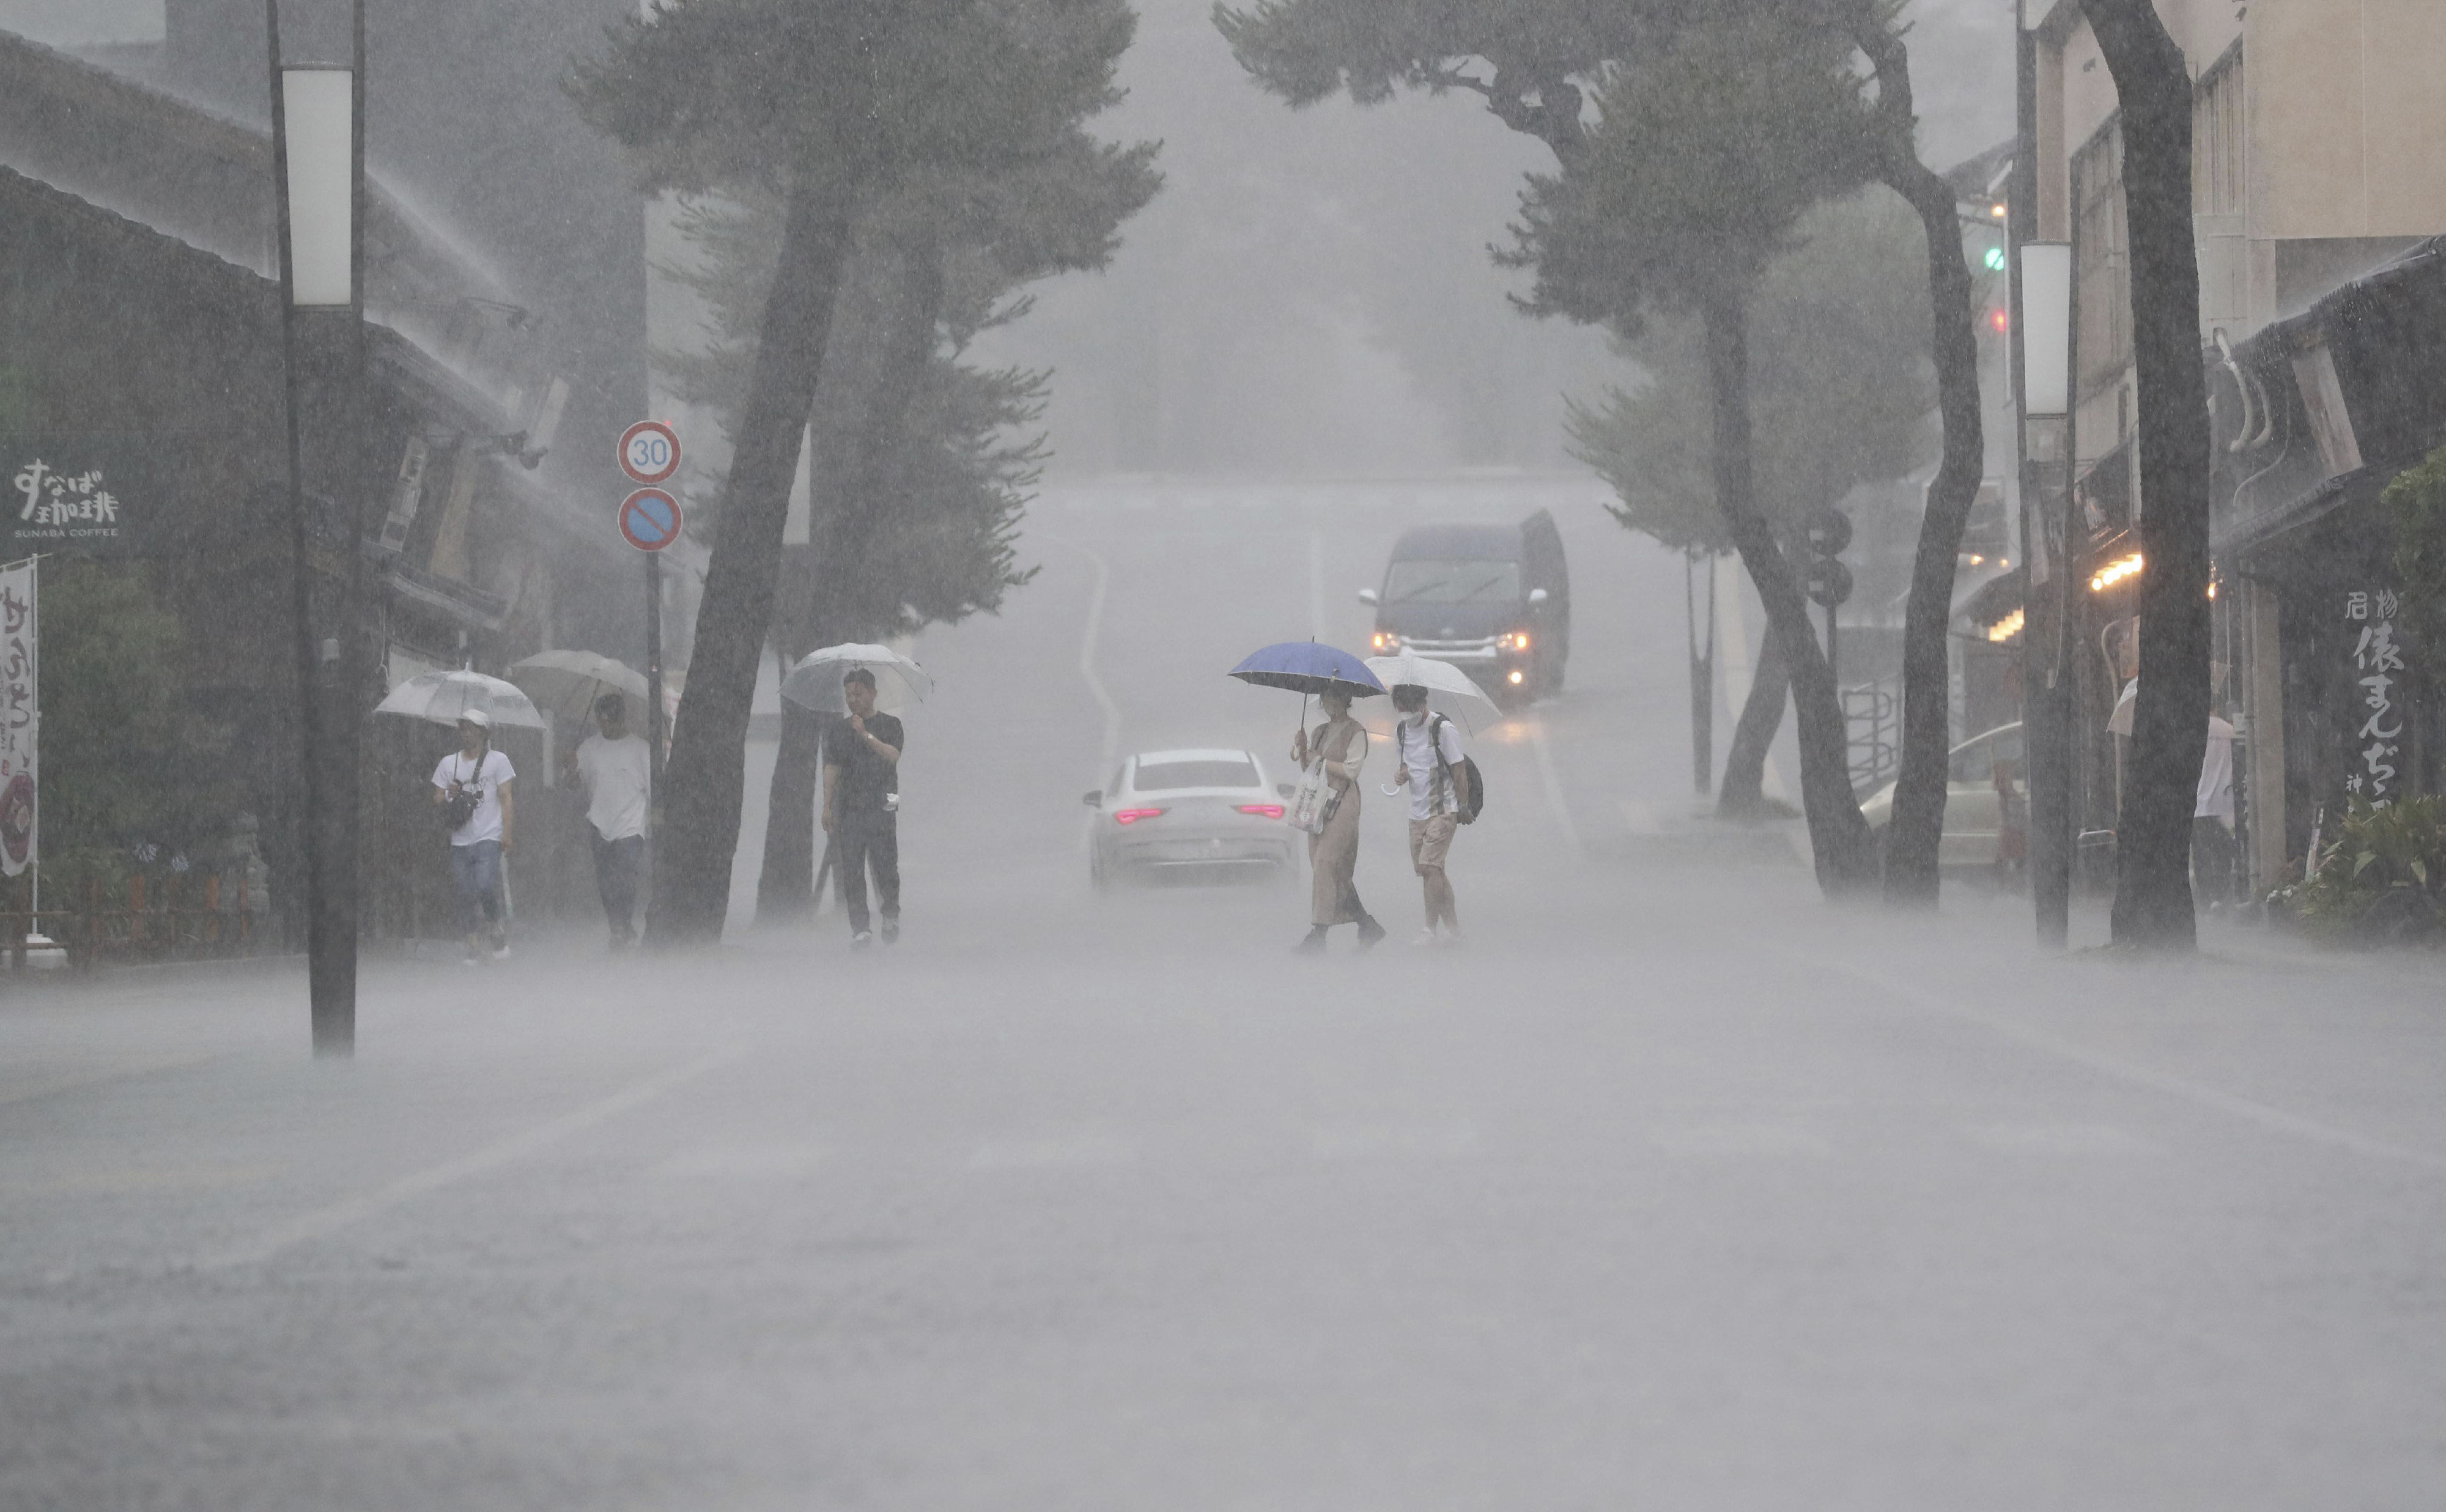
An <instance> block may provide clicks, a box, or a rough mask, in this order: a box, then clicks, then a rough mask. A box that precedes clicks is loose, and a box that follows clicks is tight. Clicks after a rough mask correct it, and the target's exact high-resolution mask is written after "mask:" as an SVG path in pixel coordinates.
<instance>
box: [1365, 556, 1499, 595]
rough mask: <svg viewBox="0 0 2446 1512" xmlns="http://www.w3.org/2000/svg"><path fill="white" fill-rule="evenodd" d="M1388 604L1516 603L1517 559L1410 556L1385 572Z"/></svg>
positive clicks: (1385, 590)
mask: <svg viewBox="0 0 2446 1512" xmlns="http://www.w3.org/2000/svg"><path fill="white" fill-rule="evenodd" d="M1384 602H1385V603H1387V604H1517V603H1519V602H1520V564H1519V563H1517V562H1455V561H1446V560H1442V559H1439V558H1436V557H1411V558H1406V559H1404V560H1402V561H1399V562H1395V563H1394V564H1393V565H1392V566H1391V567H1390V568H1389V569H1386V571H1385V573H1384Z"/></svg>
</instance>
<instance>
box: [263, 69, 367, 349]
mask: <svg viewBox="0 0 2446 1512" xmlns="http://www.w3.org/2000/svg"><path fill="white" fill-rule="evenodd" d="M356 83H357V81H356V75H355V74H353V73H351V72H350V71H349V70H348V69H347V68H344V67H340V66H337V65H303V66H298V67H283V68H282V69H281V70H280V103H281V116H282V121H281V130H282V143H281V144H282V147H283V149H284V151H285V152H286V154H287V157H288V159H289V289H290V303H291V304H292V305H294V306H296V307H297V308H300V309H314V308H326V309H328V308H348V307H349V306H352V305H354V304H355V303H356V283H355V274H356V248H355V245H354V238H355V220H356V204H355V174H354V173H353V172H352V168H353V165H354V164H353V160H354V158H355V155H356V153H355V140H354V134H355V131H356V101H355V95H356Z"/></svg>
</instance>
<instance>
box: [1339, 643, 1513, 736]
mask: <svg viewBox="0 0 2446 1512" xmlns="http://www.w3.org/2000/svg"><path fill="white" fill-rule="evenodd" d="M1367 670H1368V671H1370V672H1373V673H1375V674H1376V677H1377V680H1378V681H1381V682H1383V684H1384V685H1385V686H1386V687H1388V688H1390V687H1393V686H1395V685H1397V684H1399V683H1403V682H1408V683H1411V684H1414V685H1416V686H1418V687H1422V688H1424V689H1426V690H1427V703H1428V706H1429V707H1431V708H1435V709H1438V710H1440V711H1441V712H1443V713H1444V714H1448V715H1450V716H1451V717H1452V718H1454V719H1458V720H1459V721H1460V722H1461V723H1462V725H1463V726H1465V727H1466V728H1467V729H1468V730H1469V731H1470V733H1471V734H1473V735H1475V734H1476V733H1477V723H1478V721H1479V720H1481V719H1501V718H1502V717H1503V715H1502V711H1501V710H1499V709H1497V708H1496V706H1495V700H1494V699H1493V698H1492V697H1491V696H1489V695H1488V693H1487V691H1486V690H1485V689H1484V688H1482V687H1479V686H1478V685H1477V681H1476V680H1474V679H1473V678H1471V677H1470V675H1469V674H1468V673H1466V672H1464V671H1462V670H1461V669H1460V668H1458V667H1457V666H1455V665H1453V664H1452V663H1450V662H1439V661H1437V660H1436V659H1435V658H1434V657H1431V656H1421V655H1419V654H1418V653H1417V652H1415V651H1403V652H1402V654H1401V655H1399V656H1371V657H1369V658H1368V659H1367Z"/></svg>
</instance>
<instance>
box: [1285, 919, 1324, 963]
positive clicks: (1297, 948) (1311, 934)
mask: <svg viewBox="0 0 2446 1512" xmlns="http://www.w3.org/2000/svg"><path fill="white" fill-rule="evenodd" d="M1291 954H1293V955H1295V956H1321V955H1323V954H1325V926H1324V925H1323V924H1319V925H1317V926H1316V927H1315V928H1313V929H1311V930H1309V931H1308V937H1307V938H1306V939H1304V940H1302V941H1301V942H1300V943H1298V944H1295V945H1293V946H1291Z"/></svg>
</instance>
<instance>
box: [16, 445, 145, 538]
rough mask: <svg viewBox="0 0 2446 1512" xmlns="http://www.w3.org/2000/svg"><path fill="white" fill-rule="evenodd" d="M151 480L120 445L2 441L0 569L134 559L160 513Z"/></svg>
mask: <svg viewBox="0 0 2446 1512" xmlns="http://www.w3.org/2000/svg"><path fill="white" fill-rule="evenodd" d="M152 473H153V469H152V467H151V466H150V454H149V449H148V448H147V447H145V446H144V445H143V444H142V443H141V442H140V441H136V440H134V439H129V438H125V437H114V436H14V437H0V561H9V560H13V559H15V558H18V557H23V556H32V555H35V554H37V553H40V554H44V555H68V556H127V555H133V554H135V553H137V552H138V551H141V549H142V546H143V543H144V539H145V537H146V536H148V535H149V534H150V533H151V532H152V529H153V527H154V525H155V523H156V522H157V520H158V519H159V517H160V509H161V493H160V489H159V487H158V486H157V485H156V484H155V482H154V480H153V476H152Z"/></svg>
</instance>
